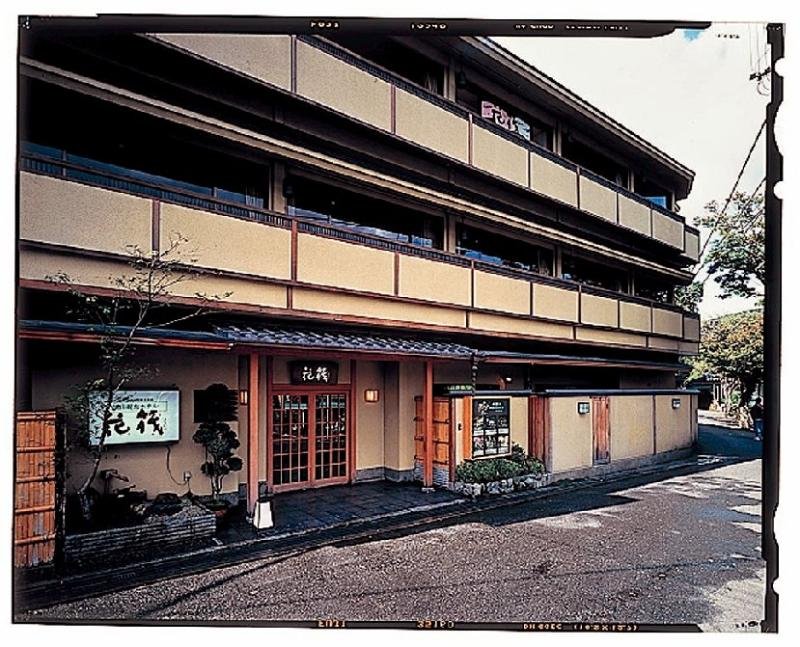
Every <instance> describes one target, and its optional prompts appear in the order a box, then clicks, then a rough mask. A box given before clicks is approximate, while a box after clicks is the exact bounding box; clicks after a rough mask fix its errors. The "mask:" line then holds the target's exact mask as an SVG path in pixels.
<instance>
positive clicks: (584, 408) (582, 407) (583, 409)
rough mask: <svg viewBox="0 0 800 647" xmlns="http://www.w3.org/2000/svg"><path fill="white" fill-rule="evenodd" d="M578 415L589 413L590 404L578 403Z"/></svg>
mask: <svg viewBox="0 0 800 647" xmlns="http://www.w3.org/2000/svg"><path fill="white" fill-rule="evenodd" d="M578 413H579V414H580V415H585V414H587V413H589V403H588V402H578Z"/></svg>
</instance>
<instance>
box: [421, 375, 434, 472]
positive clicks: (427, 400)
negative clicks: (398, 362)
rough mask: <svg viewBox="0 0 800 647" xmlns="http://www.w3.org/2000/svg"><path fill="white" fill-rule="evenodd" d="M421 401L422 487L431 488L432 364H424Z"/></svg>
mask: <svg viewBox="0 0 800 647" xmlns="http://www.w3.org/2000/svg"><path fill="white" fill-rule="evenodd" d="M422 399H423V403H424V407H425V465H424V477H423V482H422V483H423V485H424V486H425V487H433V363H432V362H425V380H424V390H423V394H422Z"/></svg>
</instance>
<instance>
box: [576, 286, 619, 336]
mask: <svg viewBox="0 0 800 647" xmlns="http://www.w3.org/2000/svg"><path fill="white" fill-rule="evenodd" d="M617 303H618V302H617V300H616V299H609V298H607V297H598V296H595V295H593V294H581V322H582V323H586V324H594V325H597V326H610V327H612V328H615V327H616V326H617V324H618V323H619V320H618V317H617Z"/></svg>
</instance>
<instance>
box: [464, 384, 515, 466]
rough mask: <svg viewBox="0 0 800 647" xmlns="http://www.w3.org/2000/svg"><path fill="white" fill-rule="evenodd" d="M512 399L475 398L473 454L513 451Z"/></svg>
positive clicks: (473, 407)
mask: <svg viewBox="0 0 800 647" xmlns="http://www.w3.org/2000/svg"><path fill="white" fill-rule="evenodd" d="M510 406H511V400H510V399H509V398H494V399H480V400H479V399H475V400H473V403H472V456H473V457H474V458H478V457H480V456H496V455H502V454H508V453H509V452H511V416H510Z"/></svg>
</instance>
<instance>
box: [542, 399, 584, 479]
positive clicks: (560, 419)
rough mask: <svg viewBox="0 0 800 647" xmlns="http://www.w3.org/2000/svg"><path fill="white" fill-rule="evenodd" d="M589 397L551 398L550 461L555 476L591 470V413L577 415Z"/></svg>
mask: <svg viewBox="0 0 800 647" xmlns="http://www.w3.org/2000/svg"><path fill="white" fill-rule="evenodd" d="M578 402H591V398H589V397H588V396H585V397H584V396H581V397H574V398H573V397H563V398H550V433H551V436H550V459H551V469H552V471H553V472H554V473H558V472H565V471H567V470H573V469H578V468H581V467H591V466H592V413H591V410H590V411H589V413H586V414H583V415H579V414H578Z"/></svg>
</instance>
